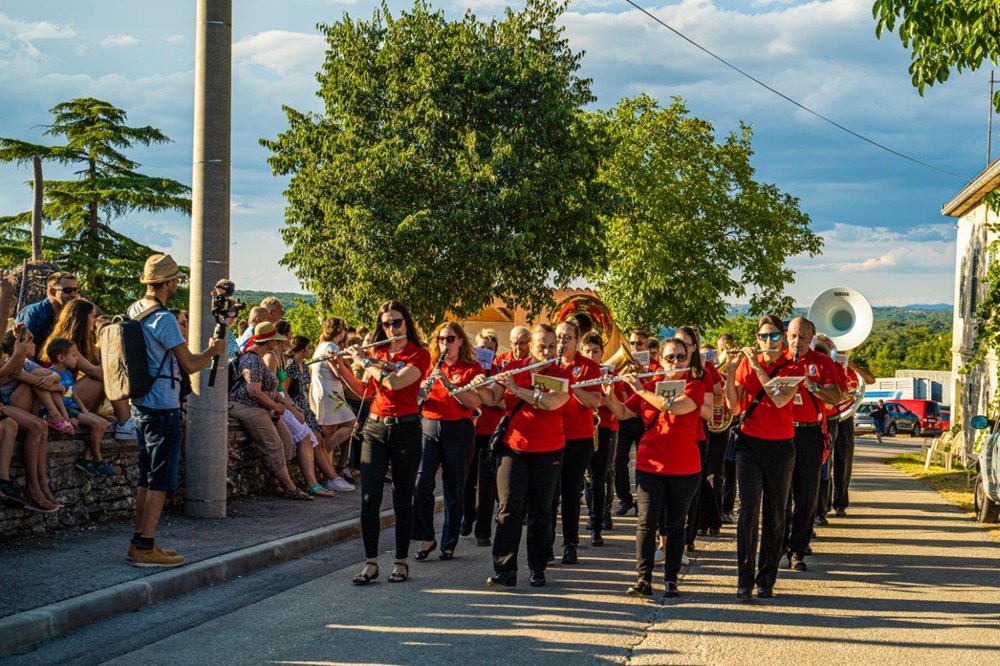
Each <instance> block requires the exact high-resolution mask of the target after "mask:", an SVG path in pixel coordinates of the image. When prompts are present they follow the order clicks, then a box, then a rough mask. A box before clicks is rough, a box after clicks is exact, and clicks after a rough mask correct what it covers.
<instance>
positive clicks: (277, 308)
mask: <svg viewBox="0 0 1000 666" xmlns="http://www.w3.org/2000/svg"><path fill="white" fill-rule="evenodd" d="M260 307H262V308H264V309H265V310H267V321H270V322H271V323H272V324H277V323H278V322H279V321H281V320H282V319H283V318H284V316H285V306H284V305H283V304H282V303H281V300H280V299H279V298H278V297H277V296H268V297H266V298H265V299H264V300H262V301H261V302H260Z"/></svg>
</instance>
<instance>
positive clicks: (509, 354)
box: [493, 326, 531, 370]
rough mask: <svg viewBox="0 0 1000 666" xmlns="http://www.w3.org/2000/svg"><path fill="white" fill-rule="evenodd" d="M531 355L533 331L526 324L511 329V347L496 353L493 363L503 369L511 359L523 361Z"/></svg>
mask: <svg viewBox="0 0 1000 666" xmlns="http://www.w3.org/2000/svg"><path fill="white" fill-rule="evenodd" d="M529 356H531V331H529V330H528V329H527V328H525V327H524V326H515V327H514V328H512V329H510V349H509V350H508V351H505V352H501V353H499V354H497V355H496V358H494V360H493V363H494V364H495V365H496V366H497V367H499V368H500V369H501V370H503V369H505V368H506V367H507V364H508V363H510V362H511V361H523V360H524V359H526V358H528V357H529Z"/></svg>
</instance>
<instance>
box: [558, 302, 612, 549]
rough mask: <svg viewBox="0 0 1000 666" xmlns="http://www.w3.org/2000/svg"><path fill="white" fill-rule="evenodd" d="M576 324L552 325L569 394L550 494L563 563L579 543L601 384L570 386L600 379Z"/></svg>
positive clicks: (563, 415) (563, 412)
mask: <svg viewBox="0 0 1000 666" xmlns="http://www.w3.org/2000/svg"><path fill="white" fill-rule="evenodd" d="M579 337H580V327H579V326H577V324H576V323H575V322H573V321H564V322H562V323H561V324H559V325H558V326H557V327H556V339H557V340H558V341H559V347H560V348H561V349H562V357H561V358H559V360H558V361H557V362H558V364H559V366H560V369H562V370H564V371H565V372H567V373H568V374H569V376H570V393H571V394H572V397H571V398H570V400H569V401H568V402H567V403H566V406H565V407H563V410H562V417H563V432H564V434H565V436H566V449H565V451H564V453H563V463H562V472H561V473H560V475H559V481H558V482H557V483H556V488H555V492H554V493H553V496H552V540H553V541H555V534H556V511H557V509H558V507H559V500H560V496H561V498H562V510H561V511H560V512H559V515H560V516H561V517H562V534H563V556H562V563H563V564H576V563H577V552H576V549H577V546H578V545H579V543H580V493H581V492H583V476H584V474H585V473H586V471H587V466H588V465H590V458H591V457H592V456H593V455H594V412H595V411H596V410H597V409H598V408H599V407H600V406H601V387H599V386H588V387H585V388H581V389H576V388H572V385H573V384H574V383H576V382H582V381H587V380H590V379H600V377H601V366H600V365H599V364H597V363H595V362H594V361H591V360H590V359H589V358H587V357H586V356H584V355H583V354H581V353H580V352H578V351H577V344H578V342H579Z"/></svg>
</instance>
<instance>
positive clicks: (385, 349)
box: [336, 300, 431, 585]
mask: <svg viewBox="0 0 1000 666" xmlns="http://www.w3.org/2000/svg"><path fill="white" fill-rule="evenodd" d="M376 317H377V322H378V327H377V328H376V330H375V336H374V340H373V341H374V342H379V341H384V340H387V339H389V338H392V337H396V336H400V335H403V336H406V337H405V338H403V339H402V340H397V341H395V342H391V343H388V344H383V345H380V346H378V347H374V348H373V349H372V352H373V353H372V355H371V356H368V355H366V354H365V352H364V351H363V350H362V349H361V347H360V345H353V346H352V347H349V350H350V353H351V356H352V357H353V359H354V362H356V363H358V364H360V365H361V366H362V367H363V368H364V370H363V372H364V375H363V379H364V380H366V381H367V382H368V383H369V384H370V385H371V386H372V387H373V388H374V393H375V399H374V400H373V401H372V405H371V413H370V414H369V416H368V420H367V421H366V422H365V429H364V434H363V437H364V439H363V442H362V445H361V539H362V541H363V542H364V547H365V558H366V561H365V566H364V569H362V570H361V573H359V574H358V575H357V576H355V577H354V579H353V582H354V584H355V585H367V584H368V583H369V582H371V581H372V580H374V579H375V578H378V537H379V532H380V531H381V525H380V522H379V509H380V507H381V505H382V491H383V488H384V486H385V473H386V470H387V469H388V468H389V464H390V463H391V464H392V481H393V483H392V507H393V511H394V512H395V514H396V562H395V565H394V566H393V568H392V572H391V573H390V574H389V578H388V580H389V582H390V583H401V582H403V581H405V580H406V579H407V578H408V577H409V574H410V567H409V565H408V564H407V562H406V559H407V556H408V555H409V549H410V537H411V536H412V534H413V487H414V484H415V482H416V478H417V469H418V468H419V466H420V456H421V446H420V444H421V431H420V415H419V413H418V412H419V408H418V406H417V394H418V392H419V391H420V378H421V377H423V376H424V375H425V374H426V373H427V369H428V368H429V367H430V364H431V356H430V353H429V352H428V351H427V350H426V349H424V348H423V346H422V344H421V340H420V334H419V333H418V332H417V328H416V326H415V325H414V323H413V318H412V317H411V316H410V311H409V310H408V309H407V308H406V306H405V305H403V304H402V303H400V302H399V301H392V300H390V301H386V302H385V303H383V304H382V306H381V307H380V308H379V309H378V313H377V314H376ZM336 368H337V374H338V375H339V376H340V380H341V381H342V382H344V383H345V384H347V385H349V386H350V387H351V390H352V391H354V392H355V393H356V394H358V395H365V394H366V392H367V391H366V390H365V386H364V384H362V382H361V380H359V379H357V378H356V377H354V375H352V374H351V371H350V369H349V368H348V367H347V365H346V364H344V362H343V361H342V360H341V359H339V358H338V364H337V366H336Z"/></svg>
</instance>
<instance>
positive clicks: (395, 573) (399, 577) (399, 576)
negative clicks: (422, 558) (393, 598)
mask: <svg viewBox="0 0 1000 666" xmlns="http://www.w3.org/2000/svg"><path fill="white" fill-rule="evenodd" d="M400 567H402V568H404V569H406V573H403V572H402V571H399V568H400ZM409 577H410V565H409V564H407V563H406V562H396V563H395V564H393V565H392V573H391V574H389V578H388V580H389V582H390V583H403V582H405V581H406V579H407V578H409Z"/></svg>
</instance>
